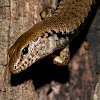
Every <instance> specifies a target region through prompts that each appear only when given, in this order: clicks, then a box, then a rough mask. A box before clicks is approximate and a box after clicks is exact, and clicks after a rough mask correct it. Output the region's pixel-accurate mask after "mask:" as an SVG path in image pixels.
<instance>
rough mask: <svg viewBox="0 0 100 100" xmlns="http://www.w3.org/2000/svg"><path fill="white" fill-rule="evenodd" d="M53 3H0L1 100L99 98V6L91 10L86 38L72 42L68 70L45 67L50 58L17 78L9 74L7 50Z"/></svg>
mask: <svg viewBox="0 0 100 100" xmlns="http://www.w3.org/2000/svg"><path fill="white" fill-rule="evenodd" d="M54 3H55V2H54V0H53V1H52V0H1V1H0V100H93V96H94V100H97V98H99V94H100V93H99V88H98V87H99V85H100V82H98V79H99V78H98V76H99V74H96V72H100V68H99V66H100V34H99V33H100V7H99V8H97V11H96V10H95V11H94V12H95V13H96V16H95V14H93V16H94V17H93V18H92V23H91V25H89V28H88V30H87V31H83V33H85V32H86V33H87V36H84V35H83V36H84V38H82V37H81V36H79V37H80V38H78V39H76V40H75V41H74V42H75V43H76V44H73V43H74V42H73V43H72V46H71V48H73V49H71V51H72V56H71V61H70V63H69V65H68V67H67V66H66V67H58V66H55V65H52V64H48V60H49V58H45V59H43V60H41V61H39V62H37V63H36V64H34V65H32V66H31V67H30V68H29V69H27V70H26V71H25V72H22V73H19V74H17V75H14V74H11V73H10V72H9V68H8V62H9V57H8V53H7V51H8V49H9V48H10V47H11V46H12V45H13V44H14V42H15V41H16V40H17V38H18V37H19V36H20V35H21V34H22V33H23V32H25V31H27V30H28V29H30V28H31V27H32V26H33V25H34V24H36V23H37V22H39V21H41V18H40V12H41V11H42V10H43V8H45V7H44V6H45V5H48V4H50V5H53V6H54V5H55V4H54ZM50 5H49V6H50ZM90 26H91V27H90ZM81 40H82V41H81ZM79 41H80V43H79ZM73 45H74V46H73ZM97 82H98V84H97V86H96V83H97ZM95 86H96V91H95V94H94V90H95Z"/></svg>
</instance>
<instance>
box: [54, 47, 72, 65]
mask: <svg viewBox="0 0 100 100" xmlns="http://www.w3.org/2000/svg"><path fill="white" fill-rule="evenodd" d="M69 60H70V51H69V45H67V46H66V47H65V48H64V49H62V50H61V52H60V56H55V57H54V59H53V63H54V64H56V65H58V66H66V65H67V64H68V62H69Z"/></svg>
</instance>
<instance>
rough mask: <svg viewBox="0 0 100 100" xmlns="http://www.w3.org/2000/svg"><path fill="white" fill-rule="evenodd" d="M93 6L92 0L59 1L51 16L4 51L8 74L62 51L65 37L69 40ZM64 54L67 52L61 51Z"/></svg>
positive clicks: (65, 40)
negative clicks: (7, 60)
mask: <svg viewBox="0 0 100 100" xmlns="http://www.w3.org/2000/svg"><path fill="white" fill-rule="evenodd" d="M93 2H94V0H62V1H61V2H60V4H59V7H58V10H57V11H56V12H55V14H54V15H53V16H51V17H48V18H46V19H44V20H43V21H41V22H40V23H37V24H36V25H34V26H33V27H32V28H31V29H30V30H28V31H27V32H25V33H24V34H22V35H21V36H20V37H19V38H18V39H17V41H16V42H15V44H14V45H13V46H12V47H11V48H10V49H9V51H8V53H9V56H10V62H9V67H10V70H11V72H12V73H19V72H21V71H23V70H25V69H27V68H28V67H29V66H31V65H32V64H33V63H35V62H36V61H37V60H39V59H42V58H43V57H45V56H48V55H50V54H52V53H53V52H54V51H55V50H57V49H62V48H65V47H66V46H67V45H68V43H69V41H70V39H69V35H70V36H71V38H73V35H74V34H76V32H75V30H77V29H78V28H79V27H80V25H81V24H82V23H84V21H85V18H86V17H87V16H88V13H89V11H90V10H91V5H92V4H93ZM23 49H24V50H25V51H23ZM65 50H67V51H68V49H64V50H63V51H64V52H65ZM68 52H69V51H68ZM63 56H64V55H63ZM63 58H64V57H63ZM65 58H66V57H65ZM66 59H67V58H66ZM56 61H57V60H56ZM62 62H64V61H62ZM66 64H67V63H65V65H66Z"/></svg>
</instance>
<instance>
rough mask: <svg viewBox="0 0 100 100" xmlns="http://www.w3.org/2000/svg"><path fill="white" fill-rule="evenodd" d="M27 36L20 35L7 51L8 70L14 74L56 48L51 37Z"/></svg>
mask: <svg viewBox="0 0 100 100" xmlns="http://www.w3.org/2000/svg"><path fill="white" fill-rule="evenodd" d="M27 34H28V33H27ZM27 34H26V33H25V34H23V35H21V36H20V37H19V38H18V39H17V41H16V42H15V44H14V45H13V46H12V47H11V48H10V49H9V51H8V54H9V57H10V61H9V68H10V71H11V72H12V73H14V74H17V73H19V72H22V71H24V70H25V69H27V68H28V67H29V66H31V65H32V64H33V63H35V62H36V61H38V60H39V59H42V58H43V57H45V56H47V55H49V54H51V53H52V52H53V49H54V48H55V46H56V44H55V43H54V42H53V41H54V39H53V38H52V37H49V38H44V37H43V36H44V35H40V36H37V35H36V34H34V36H32V35H29V34H28V35H27Z"/></svg>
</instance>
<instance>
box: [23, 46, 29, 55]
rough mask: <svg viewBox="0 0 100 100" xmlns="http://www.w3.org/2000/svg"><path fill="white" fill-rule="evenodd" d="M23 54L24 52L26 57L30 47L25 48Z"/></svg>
mask: <svg viewBox="0 0 100 100" xmlns="http://www.w3.org/2000/svg"><path fill="white" fill-rule="evenodd" d="M22 52H23V55H26V54H27V53H28V47H25V48H24V49H23V51H22Z"/></svg>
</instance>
